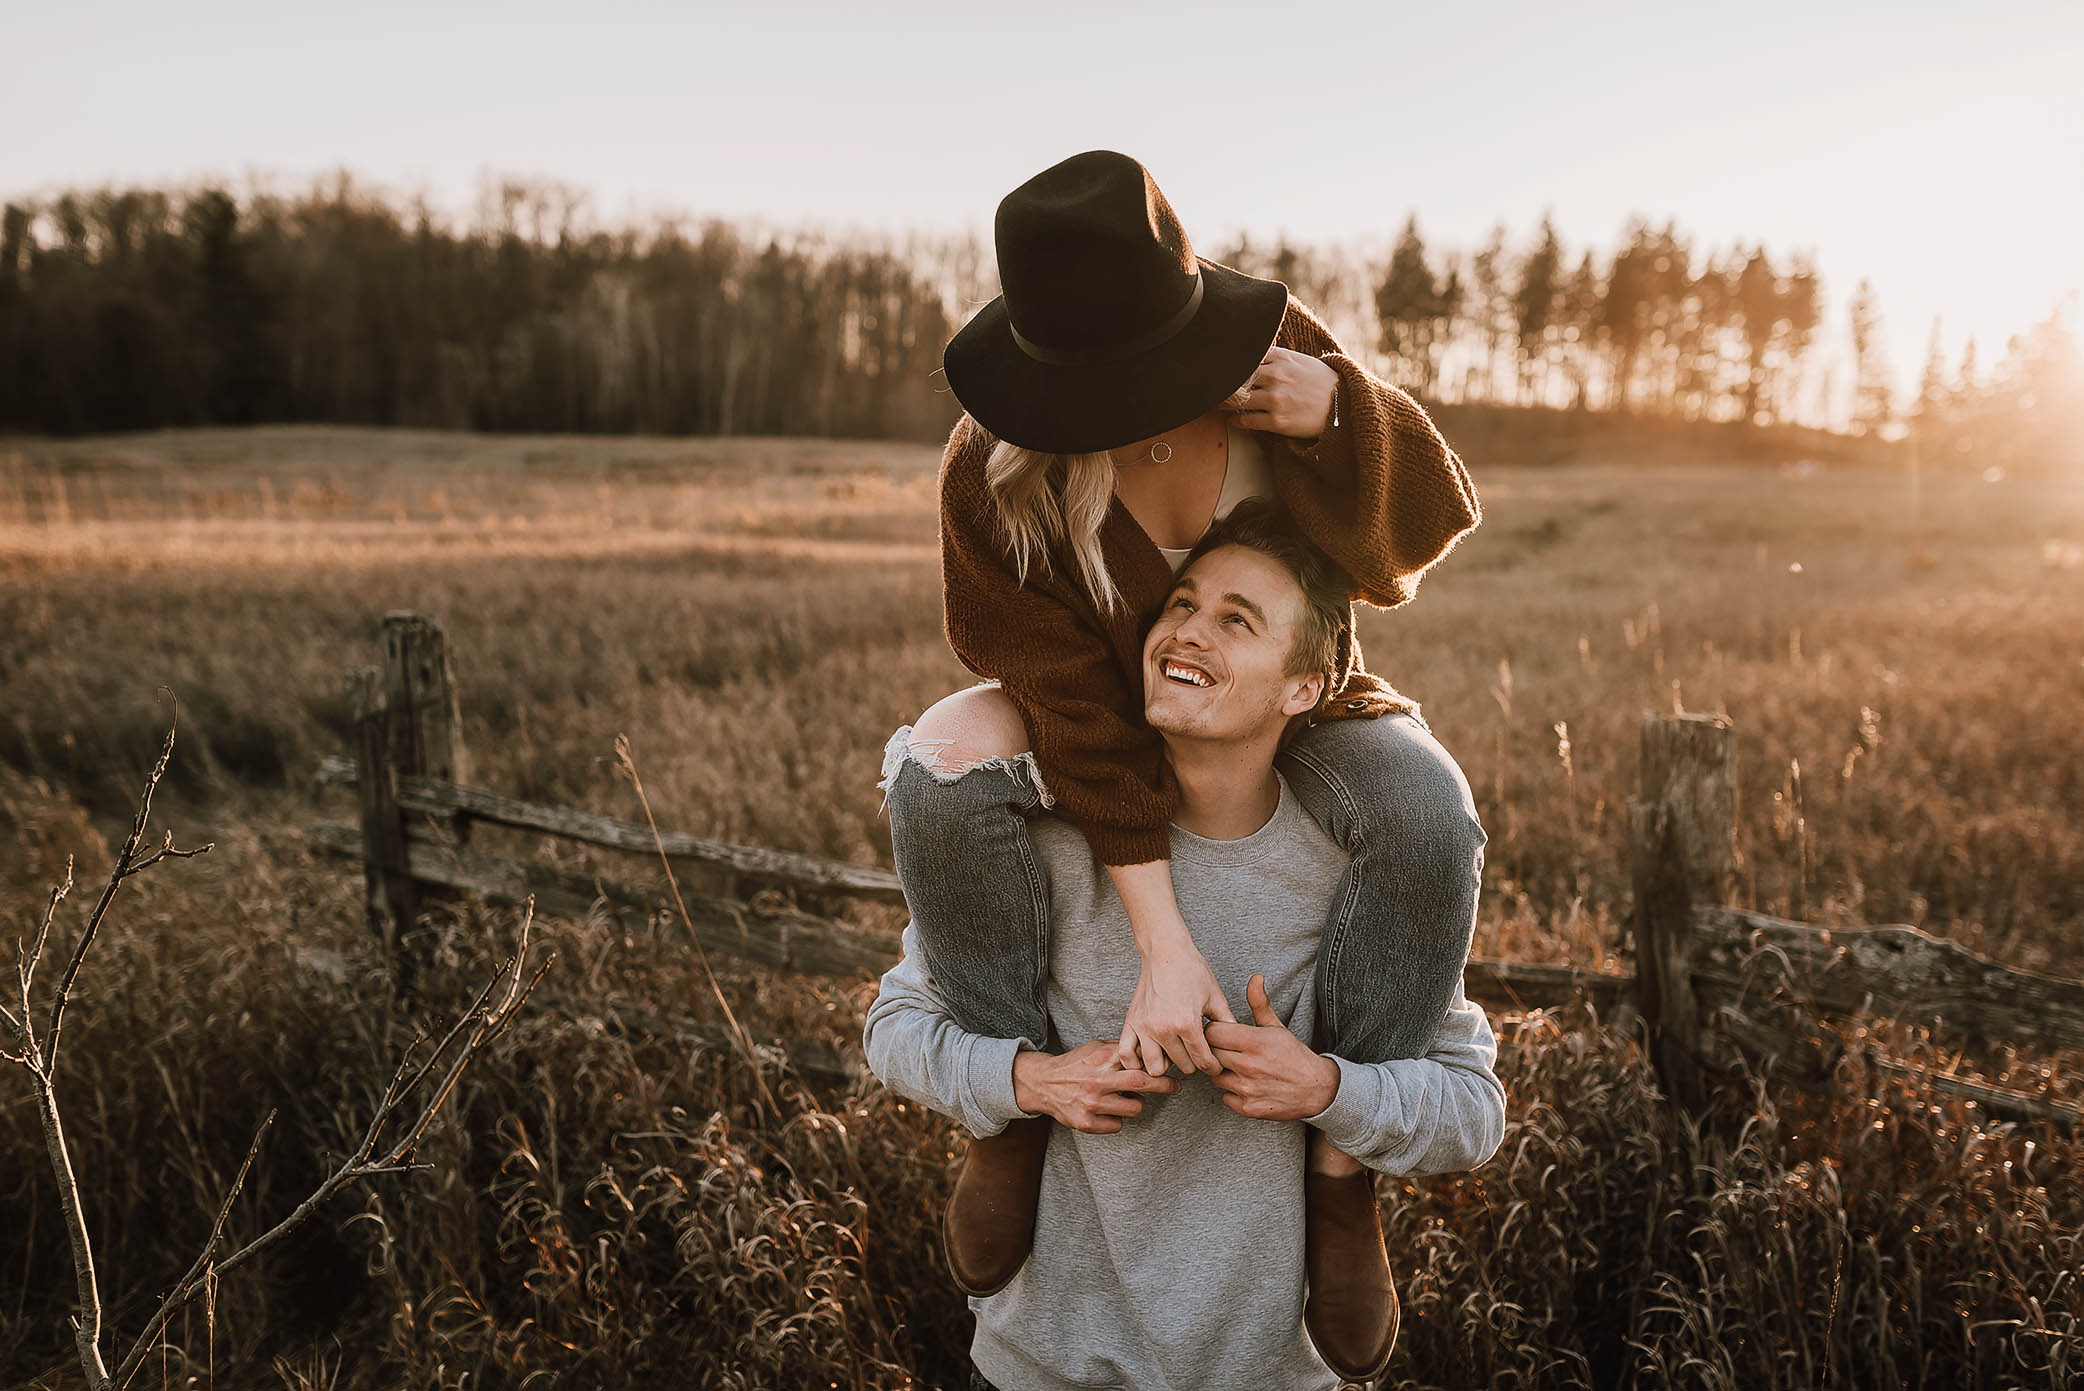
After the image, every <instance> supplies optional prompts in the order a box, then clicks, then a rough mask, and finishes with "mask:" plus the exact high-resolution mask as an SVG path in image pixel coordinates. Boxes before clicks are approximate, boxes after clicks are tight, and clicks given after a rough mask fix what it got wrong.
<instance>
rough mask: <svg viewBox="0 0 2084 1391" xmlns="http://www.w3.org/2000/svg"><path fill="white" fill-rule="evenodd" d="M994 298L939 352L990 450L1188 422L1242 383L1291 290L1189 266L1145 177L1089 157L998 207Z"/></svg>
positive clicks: (1121, 160)
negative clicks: (994, 444)
mask: <svg viewBox="0 0 2084 1391" xmlns="http://www.w3.org/2000/svg"><path fill="white" fill-rule="evenodd" d="M993 236H994V240H995V242H996V244H997V250H998V264H999V283H1000V284H1001V285H1002V286H1003V287H1004V293H1003V294H1001V295H1000V296H999V297H998V298H997V299H994V300H993V301H992V302H991V303H989V304H987V305H985V306H984V307H983V308H982V309H980V310H978V311H977V312H976V313H975V314H974V315H972V316H971V318H970V321H969V322H968V323H966V324H964V325H963V326H962V328H961V329H959V330H958V331H957V332H956V334H955V336H954V337H953V338H951V339H950V340H949V342H948V347H947V349H946V351H945V352H944V353H943V354H942V358H941V365H942V367H943V369H944V370H945V371H946V373H947V377H948V386H949V388H950V389H951V390H953V391H954V393H955V399H956V400H957V401H959V402H961V403H962V407H963V409H964V410H966V411H968V412H969V413H970V415H971V416H972V417H974V418H975V419H976V421H977V423H978V424H980V425H982V426H983V427H984V428H985V429H987V430H989V431H990V432H991V433H992V434H994V435H996V436H998V438H1000V439H1002V440H1006V441H1008V442H1010V443H1013V444H1017V445H1020V446H1022V447H1024V448H1027V449H1035V450H1042V451H1045V452H1048V453H1053V454H1090V453H1098V452H1100V451H1102V450H1107V449H1117V448H1120V447H1121V446H1122V445H1125V444H1133V443H1135V442H1136V441H1138V440H1142V439H1147V438H1149V437H1150V436H1152V435H1157V434H1163V433H1164V432H1165V431H1167V430H1170V429H1173V428H1175V427H1177V426H1180V425H1184V424H1186V423H1187V422H1188V421H1190V420H1193V419H1194V418H1195V417H1197V416H1199V415H1202V414H1203V413H1204V412H1207V411H1209V410H1212V409H1214V408H1215V407H1216V406H1217V405H1219V404H1220V403H1221V402H1222V401H1223V399H1224V398H1225V397H1227V396H1229V395H1230V393H1231V392H1233V391H1235V390H1237V388H1238V387H1240V386H1242V385H1244V384H1245V382H1246V381H1247V380H1249V379H1250V377H1251V375H1252V373H1253V371H1254V370H1255V369H1256V368H1257V367H1258V366H1259V363H1260V361H1261V360H1262V359H1263V358H1264V357H1265V356H1266V350H1267V348H1268V347H1270V346H1271V345H1272V344H1273V341H1274V335H1275V334H1276V333H1278V332H1279V331H1280V327H1281V318H1282V316H1283V315H1284V314H1285V313H1286V312H1287V309H1288V287H1287V286H1286V285H1284V284H1282V283H1281V282H1280V281H1278V280H1261V279H1258V278H1257V277H1255V276H1250V275H1246V274H1244V273H1243V272H1242V271H1237V270H1233V269H1232V268H1230V267H1229V266H1226V265H1223V264H1222V263H1221V262H1218V261H1211V260H1208V259H1207V258H1206V257H1202V256H1196V255H1195V254H1194V249H1193V247H1192V246H1191V245H1190V244H1189V243H1188V241H1187V235H1186V232H1185V231H1184V230H1182V229H1181V227H1180V224H1179V219H1178V218H1177V217H1175V216H1174V215H1173V211H1172V205H1171V204H1169V203H1167V202H1166V201H1165V195H1164V194H1163V193H1161V192H1159V191H1158V185H1157V183H1156V182H1155V181H1154V180H1153V179H1152V178H1151V176H1150V171H1149V170H1147V169H1145V168H1144V167H1143V165H1141V164H1139V163H1138V162H1137V161H1135V160H1133V159H1131V158H1129V156H1127V155H1124V154H1117V153H1115V152H1114V151H1112V150H1088V151H1087V152H1085V153H1084V154H1079V155H1073V156H1072V157H1071V158H1069V159H1067V160H1065V161H1063V162H1062V163H1061V164H1055V165H1052V166H1050V167H1049V168H1047V169H1045V170H1043V171H1042V172H1041V173H1039V174H1037V175H1036V176H1035V177H1034V178H1032V179H1029V180H1028V181H1027V182H1026V183H1024V184H1022V185H1021V186H1020V187H1019V188H1016V189H1014V190H1013V191H1012V192H1011V193H1009V194H1007V195H1006V196H1005V198H1004V199H1003V200H1001V201H1000V203H999V210H998V217H997V219H996V222H995V224H994V227H993Z"/></svg>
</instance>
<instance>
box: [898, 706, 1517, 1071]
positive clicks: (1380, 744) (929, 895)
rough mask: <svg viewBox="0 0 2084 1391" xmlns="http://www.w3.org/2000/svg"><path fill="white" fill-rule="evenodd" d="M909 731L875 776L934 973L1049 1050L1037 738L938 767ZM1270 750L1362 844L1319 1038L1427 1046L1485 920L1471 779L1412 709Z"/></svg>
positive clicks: (1330, 966)
mask: <svg viewBox="0 0 2084 1391" xmlns="http://www.w3.org/2000/svg"><path fill="white" fill-rule="evenodd" d="M910 735H911V726H909V725H906V726H904V727H903V728H900V729H899V730H898V731H897V733H895V734H893V735H892V736H891V737H890V742H889V744H888V745H886V746H885V748H884V750H883V779H882V782H881V783H880V784H879V785H880V786H881V787H882V788H883V789H884V791H885V792H886V793H887V796H888V802H887V805H888V807H889V811H890V841H891V846H892V848H893V849H894V851H895V853H896V858H897V873H898V877H899V879H900V880H901V881H902V882H903V885H904V891H905V902H906V904H907V906H908V907H909V908H910V909H911V914H912V922H913V924H914V926H915V927H916V928H917V929H918V934H919V944H920V948H921V951H922V953H923V954H924V956H925V958H926V968H927V971H928V972H929V973H930V974H931V975H932V976H933V979H934V984H935V986H936V987H937V988H938V989H939V991H940V993H941V995H942V996H943V998H945V999H946V1000H947V1001H948V1005H949V1008H950V1010H951V1011H952V1012H953V1013H954V1015H955V1019H956V1022H957V1023H958V1024H960V1025H961V1026H962V1027H963V1028H965V1029H967V1030H968V1031H970V1032H971V1033H975V1034H983V1035H985V1036H987V1037H990V1038H1026V1039H1027V1040H1029V1041H1030V1042H1031V1043H1033V1044H1034V1045H1035V1046H1037V1047H1038V1048H1047V1047H1049V1046H1050V1033H1049V1019H1048V1014H1047V1011H1046V1009H1045V1007H1044V1004H1043V1001H1044V994H1043V991H1044V987H1045V986H1046V984H1047V979H1048V974H1049V885H1048V883H1047V881H1046V879H1045V878H1044V876H1043V873H1042V868H1041V865H1040V863H1039V862H1038V861H1037V859H1036V857H1035V847H1034V843H1033V841H1032V840H1031V839H1030V838H1029V836H1028V826H1027V822H1028V818H1029V817H1031V816H1034V815H1037V814H1038V813H1041V812H1043V811H1045V810H1047V809H1048V808H1049V806H1050V805H1051V803H1052V801H1053V799H1052V798H1051V797H1050V796H1049V793H1048V789H1047V788H1046V787H1045V785H1044V784H1043V781H1042V777H1041V774H1040V771H1039V770H1038V769H1037V768H1036V766H1035V760H1034V756H1033V755H1032V754H1022V755H1021V756H1020V757H1019V758H1014V759H1003V758H1002V759H992V760H990V761H988V762H985V763H981V764H978V765H977V766H975V767H972V768H969V769H967V770H964V771H960V772H944V771H942V770H940V769H939V768H937V767H929V766H928V764H927V763H926V762H924V761H922V759H921V758H920V756H919V754H918V753H916V752H914V751H913V750H912V749H911V746H910ZM1277 761H1278V764H1279V766H1280V770H1281V773H1282V775H1283V776H1284V777H1286V778H1287V779H1288V783H1289V786H1290V787H1291V788H1292V789H1293V790H1294V792H1295V795H1296V798H1297V800H1298V801H1300V802H1301V803H1302V805H1303V808H1304V810H1306V811H1308V812H1309V814H1310V815H1311V817H1312V818H1314V819H1315V820H1316V822H1317V824H1318V825H1319V826H1321V827H1323V828H1324V830H1325V832H1326V834H1328V835H1330V836H1331V838H1332V839H1333V840H1334V841H1336V842H1337V843H1338V844H1339V845H1341V846H1342V847H1344V849H1345V850H1346V852H1347V853H1348V854H1349V855H1351V856H1352V857H1353V858H1352V861H1351V863H1349V864H1348V866H1347V868H1346V872H1345V873H1344V875H1343V876H1342V877H1341V878H1340V881H1339V883H1338V885H1337V887H1336V889H1335V890H1334V891H1333V892H1331V893H1330V894H1329V900H1330V906H1329V908H1328V910H1327V911H1326V914H1325V919H1324V934H1323V938H1322V940H1321V942H1320V943H1319V945H1318V949H1317V1018H1318V1035H1317V1038H1316V1040H1315V1046H1316V1047H1317V1048H1318V1049H1319V1050H1320V1051H1322V1052H1326V1053H1332V1054H1336V1055H1337V1056H1339V1057H1343V1058H1347V1059H1350V1060H1352V1061H1354V1062H1369V1063H1374V1062H1387V1061H1389V1060H1391V1059H1393V1058H1416V1057H1421V1056H1423V1055H1424V1053H1425V1050H1426V1047H1427V1045H1428V1044H1430V1043H1431V1041H1432V1038H1433V1035H1434V1032H1435V1031H1436V1030H1437V1028H1438V1027H1439V1024H1440V1019H1441V1016H1442V1015H1444V1014H1445V1013H1446V1012H1447V1006H1448V1003H1449V1001H1451V1000H1452V999H1453V998H1454V992H1455V989H1456V987H1457V986H1458V985H1459V984H1460V983H1461V979H1462V970H1463V967H1464V966H1465V965H1466V963H1467V961H1468V957H1469V942H1470V937H1471V935H1472V933H1473V932H1474V930H1475V923H1476V896H1477V890H1478V888H1479V886H1480V885H1481V883H1482V880H1483V850H1484V842H1485V836H1484V831H1483V827H1482V826H1481V825H1480V824H1479V823H1478V822H1477V819H1476V804H1475V801H1474V799H1473V798H1472V797H1471V796H1470V793H1469V783H1468V780H1467V779H1466V778H1464V777H1463V776H1462V770H1461V768H1460V767H1459V766H1458V765H1457V764H1456V763H1455V761H1454V759H1453V758H1452V757H1451V756H1449V754H1448V752H1447V750H1446V749H1444V748H1442V747H1441V746H1440V742H1439V741H1438V740H1437V739H1435V738H1434V737H1433V734H1432V731H1431V730H1430V729H1429V728H1428V727H1427V726H1426V723H1425V721H1424V720H1422V719H1420V718H1419V717H1418V716H1417V715H1416V714H1411V715H1401V714H1399V715H1384V716H1381V717H1380V718H1377V719H1351V720H1331V721H1328V722H1326V723H1323V724H1319V725H1316V726H1315V727H1313V728H1310V729H1307V730H1305V731H1303V732H1302V733H1301V734H1299V735H1297V736H1296V737H1295V738H1294V739H1293V740H1291V741H1290V742H1289V744H1288V746H1287V747H1286V748H1285V749H1283V750H1282V751H1281V753H1280V755H1279V756H1278V760H1277Z"/></svg>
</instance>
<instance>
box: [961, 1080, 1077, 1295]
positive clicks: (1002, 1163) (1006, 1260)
mask: <svg viewBox="0 0 2084 1391" xmlns="http://www.w3.org/2000/svg"><path fill="white" fill-rule="evenodd" d="M1049 1126H1050V1119H1049V1117H1047V1116H1023V1117H1021V1118H1020V1119H1019V1120H1016V1121H1014V1122H1012V1123H1011V1124H1009V1125H1008V1126H1007V1127H1006V1128H1005V1129H1004V1130H1002V1131H1000V1132H999V1133H998V1134H996V1135H993V1136H989V1137H988V1138H986V1139H982V1140H971V1141H970V1149H969V1153H967V1154H965V1155H964V1156H963V1160H962V1172H961V1173H959V1174H957V1175H956V1178H955V1192H954V1193H953V1194H952V1195H950V1197H949V1199H948V1210H947V1212H946V1213H945V1214H943V1215H942V1218H941V1250H942V1251H943V1253H945V1254H946V1255H947V1257H948V1270H949V1273H951V1274H952V1275H954V1277H955V1285H956V1288H957V1289H960V1290H961V1291H962V1292H963V1293H964V1294H971V1295H978V1296H983V1295H987V1294H997V1293H998V1292H999V1291H1000V1290H1002V1289H1004V1288H1005V1287H1006V1284H1007V1282H1008V1281H1010V1280H1011V1279H1012V1278H1013V1277H1014V1275H1016V1274H1018V1273H1019V1271H1020V1267H1021V1265H1022V1263H1023V1262H1025V1261H1026V1260H1027V1258H1028V1252H1029V1250H1030V1249H1032V1248H1033V1246H1034V1244H1035V1200H1036V1198H1037V1197H1038V1196H1040V1194H1041V1192H1042V1157H1043V1156H1044V1155H1045V1154H1046V1153H1048V1150H1049Z"/></svg>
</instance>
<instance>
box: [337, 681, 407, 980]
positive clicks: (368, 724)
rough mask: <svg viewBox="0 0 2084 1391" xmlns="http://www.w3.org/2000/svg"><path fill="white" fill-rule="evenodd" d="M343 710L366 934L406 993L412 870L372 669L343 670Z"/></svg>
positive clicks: (386, 720) (385, 717) (384, 712)
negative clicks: (358, 822) (350, 743)
mask: <svg viewBox="0 0 2084 1391" xmlns="http://www.w3.org/2000/svg"><path fill="white" fill-rule="evenodd" d="M347 700H348V710H349V713H350V714H351V716H352V717H353V720H354V731H355V743H354V749H355V761H356V763H357V764H358V765H359V766H358V767H357V768H356V770H355V791H356V793H357V794H358V796H359V797H360V800H361V805H362V873H363V880H364V883H365V884H366V885H367V888H368V900H367V910H366V911H367V914H368V921H369V930H370V931H371V932H373V933H375V934H376V938H377V940H378V941H380V942H382V943H383V947H384V956H385V958H386V959H387V960H389V961H390V962H391V964H392V968H393V969H394V970H395V971H397V972H398V978H399V979H398V983H399V986H400V988H401V989H408V988H409V987H410V975H411V968H410V963H409V962H408V961H407V959H406V956H405V954H404V952H403V951H402V950H401V949H400V944H401V942H402V941H403V939H404V937H405V935H406V934H407V933H409V932H410V931H411V930H412V925H413V921H414V918H415V917H416V915H417V913H418V898H417V896H416V895H415V894H414V891H413V882H412V869H411V867H410V864H409V863H408V861H407V859H406V849H405V817H404V814H403V813H402V812H401V811H400V810H399V808H398V786H397V781H396V778H395V776H394V774H393V772H392V770H391V761H390V735H389V726H390V711H389V710H388V709H387V708H386V705H385V702H384V695H383V678H382V673H380V672H379V671H378V670H377V669H376V668H375V667H349V668H348V669H347Z"/></svg>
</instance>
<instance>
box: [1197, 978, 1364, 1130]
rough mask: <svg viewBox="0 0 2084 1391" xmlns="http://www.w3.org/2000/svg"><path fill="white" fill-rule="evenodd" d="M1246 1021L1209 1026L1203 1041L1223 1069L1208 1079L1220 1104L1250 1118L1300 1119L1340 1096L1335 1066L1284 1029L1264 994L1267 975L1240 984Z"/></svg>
mask: <svg viewBox="0 0 2084 1391" xmlns="http://www.w3.org/2000/svg"><path fill="white" fill-rule="evenodd" d="M1245 999H1246V1000H1247V1001H1248V1002H1249V1003H1250V1004H1251V1006H1252V1019H1253V1021H1254V1022H1253V1023H1251V1024H1210V1025H1209V1026H1208V1041H1209V1043H1210V1044H1211V1045H1212V1046H1213V1047H1214V1048H1215V1050H1216V1058H1217V1060H1218V1061H1219V1062H1221V1063H1222V1064H1223V1070H1222V1071H1221V1072H1219V1073H1217V1074H1216V1075H1215V1076H1214V1077H1212V1078H1211V1079H1209V1080H1211V1081H1212V1082H1214V1083H1215V1084H1216V1087H1217V1089H1218V1090H1220V1091H1221V1092H1222V1093H1223V1104H1224V1105H1225V1106H1228V1107H1229V1108H1230V1109H1231V1110H1233V1111H1235V1112H1237V1113H1238V1114H1239V1115H1240V1116H1251V1117H1253V1118H1254V1119H1255V1120H1267V1121H1299V1120H1306V1119H1308V1118H1309V1117H1311V1116H1314V1115H1316V1114H1317V1113H1318V1112H1319V1111H1322V1110H1323V1109H1324V1108H1325V1107H1327V1106H1329V1105H1331V1103H1332V1098H1333V1097H1335V1096H1337V1095H1338V1094H1339V1065H1338V1064H1337V1063H1335V1062H1333V1061H1332V1060H1331V1059H1330V1058H1327V1057H1325V1056H1324V1055H1323V1054H1322V1053H1315V1052H1312V1051H1311V1050H1310V1046H1309V1045H1308V1044H1307V1043H1304V1042H1303V1041H1302V1040H1301V1039H1299V1038H1297V1037H1296V1036H1295V1035H1294V1034H1292V1033H1290V1032H1289V1031H1288V1026H1287V1025H1286V1024H1283V1023H1282V1022H1281V1017H1280V1016H1279V1015H1277V1014H1275V1013H1274V1007H1273V1005H1272V1004H1271V1003H1270V1002H1269V1001H1268V1000H1267V998H1266V977H1265V976H1262V975H1256V974H1255V975H1254V976H1253V977H1252V981H1251V984H1249V985H1247V986H1246V987H1245Z"/></svg>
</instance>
